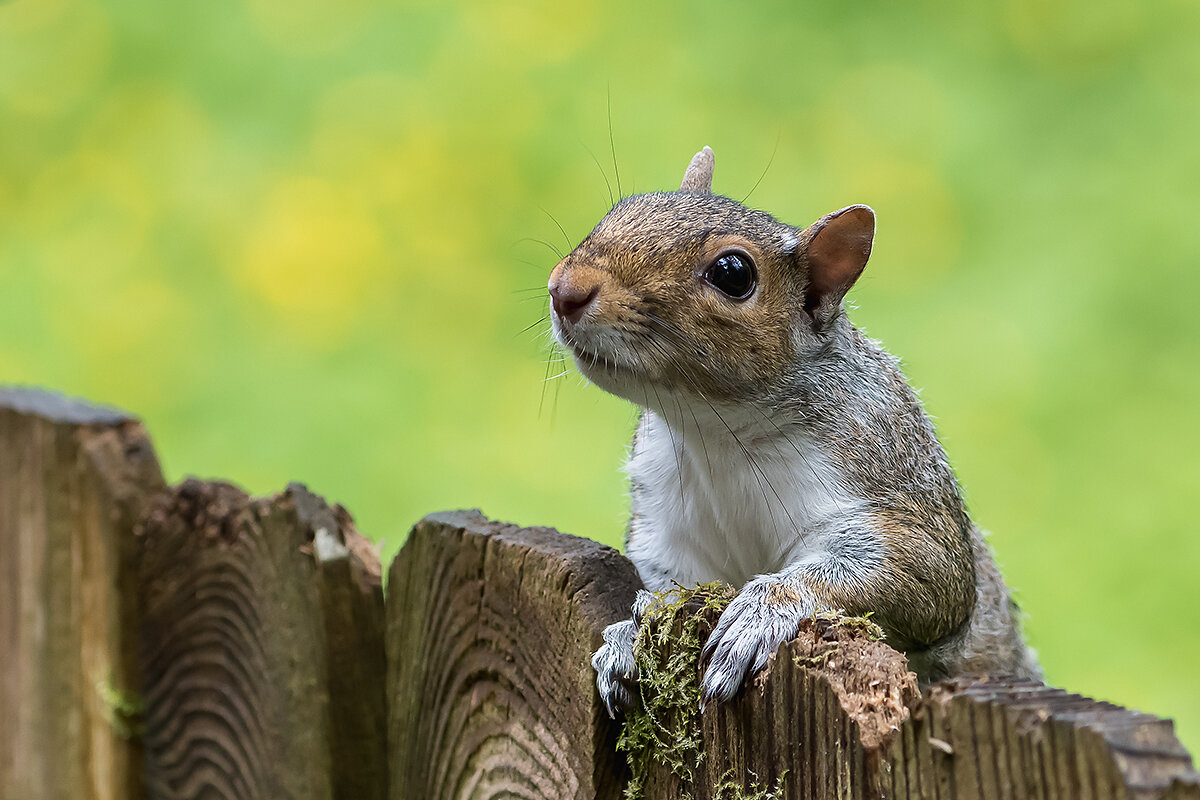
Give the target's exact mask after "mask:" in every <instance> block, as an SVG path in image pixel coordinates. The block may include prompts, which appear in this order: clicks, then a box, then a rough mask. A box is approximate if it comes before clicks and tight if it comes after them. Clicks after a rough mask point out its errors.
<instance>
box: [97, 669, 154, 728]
mask: <svg viewBox="0 0 1200 800" xmlns="http://www.w3.org/2000/svg"><path fill="white" fill-rule="evenodd" d="M96 694H97V695H98V696H99V697H100V705H101V708H102V713H103V714H104V719H105V721H106V722H108V724H109V725H110V726H111V727H112V729H113V731H114V732H115V733H116V734H117V735H118V736H120V737H121V738H122V739H125V740H131V739H138V738H141V736H142V729H143V725H142V714H143V712H144V710H145V704H144V703H143V702H142V698H141V697H140V696H139V695H138V694H137V692H134V691H130V690H126V689H119V688H117V687H116V686H114V685H113V684H112V683H110V682H108V681H97V682H96Z"/></svg>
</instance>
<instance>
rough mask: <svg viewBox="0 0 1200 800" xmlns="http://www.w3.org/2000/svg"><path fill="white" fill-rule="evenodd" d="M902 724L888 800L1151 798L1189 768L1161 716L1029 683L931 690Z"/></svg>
mask: <svg viewBox="0 0 1200 800" xmlns="http://www.w3.org/2000/svg"><path fill="white" fill-rule="evenodd" d="M907 725H908V726H909V727H911V728H912V729H913V734H914V735H913V736H911V737H910V736H903V737H898V738H896V739H894V740H893V741H892V742H891V743H890V744H889V747H888V750H887V757H888V760H889V762H890V775H891V776H892V777H893V781H892V783H891V785H890V786H887V787H886V788H887V792H885V794H886V796H889V797H904V798H908V797H912V798H950V797H952V798H1097V800H1100V799H1101V798H1126V797H1128V798H1133V799H1134V800H1138V799H1139V798H1146V799H1148V798H1158V797H1162V796H1163V795H1164V792H1166V791H1167V789H1168V787H1169V786H1171V785H1172V783H1173V782H1174V781H1176V779H1182V780H1186V778H1187V776H1188V774H1189V773H1190V770H1191V766H1192V761H1191V757H1190V756H1189V755H1188V753H1187V751H1186V750H1184V749H1183V747H1182V745H1180V743H1179V740H1178V739H1177V738H1176V737H1175V732H1174V728H1173V726H1172V724H1171V722H1170V721H1169V720H1164V719H1160V718H1158V717H1154V716H1151V715H1149V714H1143V713H1141V712H1137V711H1131V710H1129V709H1125V708H1121V707H1120V706H1116V705H1113V704H1111V703H1105V702H1100V701H1096V700H1092V699H1089V698H1086V697H1081V696H1079V695H1076V694H1070V693H1068V692H1065V691H1063V690H1062V689H1056V688H1054V687H1051V686H1046V685H1043V684H1036V683H1032V682H1029V681H1011V680H988V679H976V680H967V679H960V680H955V681H949V682H946V683H942V684H939V685H937V686H935V687H933V688H932V689H931V690H930V691H929V693H928V695H927V696H926V697H925V698H924V699H923V700H922V702H921V703H920V704H918V705H917V707H916V708H915V710H914V712H913V715H912V719H911V721H910V722H909V723H907ZM922 743H932V744H934V745H935V746H933V747H930V748H929V753H930V756H931V757H929V756H924V753H923V750H922ZM914 745H915V747H914ZM914 764H915V765H916V769H915V770H913V769H912V766H913V765H914ZM902 773H905V774H907V775H909V776H910V777H909V778H908V781H907V783H905V784H902V783H901V781H900V780H899V779H898V777H897V776H899V775H900V774H902ZM913 777H915V781H914V779H913ZM1181 786H1182V784H1181ZM1178 791H1180V792H1183V791H1185V789H1184V788H1180V789H1178ZM1179 796H1180V797H1186V796H1188V795H1187V794H1180V795H1179Z"/></svg>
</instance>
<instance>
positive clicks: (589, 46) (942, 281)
mask: <svg viewBox="0 0 1200 800" xmlns="http://www.w3.org/2000/svg"><path fill="white" fill-rule="evenodd" d="M1198 39H1200V6H1197V5H1196V4H1195V3H1191V2H1186V1H1185V0H1151V1H1150V2H1133V1H1132V0H1131V1H1129V2H1112V3H1101V4H1096V3H1087V2H1083V1H1082V0H1068V1H1067V2H1056V3H1053V4H1049V3H1043V2H1040V1H1039V0H1007V1H1006V2H1000V3H979V4H949V3H946V4H940V3H933V2H913V3H904V4H899V3H880V2H861V3H854V4H849V3H841V4H832V3H827V4H796V3H784V2H762V3H745V4H728V3H721V2H715V1H712V0H696V1H694V2H689V3H686V4H685V3H677V4H659V5H652V4H641V3H633V2H626V1H624V0H616V1H615V2H614V1H613V0H609V1H608V2H578V3H570V4H567V3H552V2H530V3H505V4H502V3H493V4H488V3H466V2H463V3H445V2H410V3H403V4H399V5H398V4H394V3H385V2H377V0H343V1H342V2H339V3H333V2H318V1H317V0H299V1H298V0H206V2H204V3H195V2H180V3H167V4H164V3H156V2H149V0H7V2H3V3H0V380H3V381H10V382H26V383H34V384H42V385H46V386H51V387H56V388H58V389H61V390H64V391H67V392H70V393H72V394H78V395H84V396H87V397H89V398H92V399H95V400H102V401H107V402H111V403H115V404H119V405H121V406H124V407H127V408H129V409H131V410H133V411H136V412H137V413H139V414H140V415H142V417H143V418H144V419H145V421H146V423H147V424H148V426H149V428H150V430H151V432H152V434H153V436H154V437H155V441H156V443H157V447H158V450H159V453H160V457H161V458H162V461H163V464H164V466H165V469H166V471H167V473H168V476H169V477H170V478H171V479H179V478H181V477H183V476H184V475H187V474H198V475H201V476H217V477H223V478H227V479H231V480H233V481H235V482H237V483H240V484H242V485H244V486H246V487H247V488H249V489H250V490H252V491H255V492H260V493H266V492H272V491H276V490H279V489H281V488H282V487H283V485H284V484H285V483H286V482H287V481H289V480H302V481H306V482H308V483H309V484H310V485H311V486H312V487H313V488H314V489H315V490H317V491H320V492H322V493H324V494H326V495H327V496H328V497H329V498H330V499H332V500H336V501H338V502H341V503H343V504H345V505H346V506H347V507H348V508H349V509H351V511H352V512H353V513H354V514H355V516H356V518H357V520H358V522H359V525H360V527H361V529H362V530H364V532H366V533H367V534H368V535H369V536H371V537H373V538H375V539H376V540H378V541H379V542H380V546H381V549H382V552H383V554H384V557H385V558H387V557H390V555H391V554H392V553H394V552H395V550H396V549H397V548H398V547H399V546H400V545H401V543H402V542H403V540H404V536H405V532H406V530H407V529H408V527H409V526H410V524H411V523H412V522H413V521H414V520H415V519H417V518H418V517H420V516H421V515H422V514H424V513H425V512H428V511H431V510H436V509H442V508H447V507H461V506H481V507H482V508H483V509H484V510H485V511H486V512H487V513H488V514H490V515H492V516H494V517H497V518H502V519H507V520H512V521H517V522H521V523H526V524H535V523H537V524H552V525H557V526H559V527H560V528H562V529H563V530H567V531H571V532H574V533H578V534H582V535H586V536H590V537H593V538H597V539H600V540H602V541H606V542H609V543H613V544H616V543H618V542H619V540H620V536H621V530H622V526H623V516H624V513H625V497H624V484H623V479H622V476H621V473H620V470H619V463H620V461H621V457H622V453H623V450H624V447H625V441H626V439H627V437H628V435H629V433H630V432H631V430H632V426H633V419H634V415H633V412H632V411H631V410H630V409H629V408H628V407H627V406H625V405H624V404H622V403H621V402H619V401H616V400H614V399H612V398H610V397H607V396H605V395H603V394H602V393H601V392H599V391H598V390H595V389H593V388H590V387H584V386H581V385H580V381H579V379H578V377H577V376H576V375H574V374H571V375H569V376H567V377H565V378H561V379H559V380H557V381H554V382H552V383H551V384H549V385H548V389H547V397H546V400H545V403H544V404H543V402H542V394H543V377H544V375H545V368H546V364H545V349H544V345H545V340H544V338H543V335H542V334H543V330H544V326H543V327H537V326H535V327H534V329H533V330H531V331H529V332H527V333H522V330H523V329H525V328H526V326H528V325H530V324H531V323H535V322H536V321H537V320H538V319H539V317H540V316H541V315H542V314H543V312H544V309H543V301H542V300H541V299H539V298H538V296H537V295H536V293H530V292H524V293H523V292H522V291H521V290H525V289H530V288H533V287H539V286H544V282H545V279H546V275H547V274H548V272H549V270H550V268H551V267H552V266H553V264H554V263H555V261H556V260H557V257H556V256H555V255H554V254H553V252H551V250H552V248H554V247H558V248H562V247H565V246H566V242H565V241H564V240H563V236H562V234H560V232H559V230H558V227H557V225H556V224H555V222H553V221H552V220H551V219H550V214H552V215H553V216H554V218H556V219H557V221H558V222H559V223H561V225H562V227H563V228H564V229H565V232H566V235H567V238H568V239H570V240H571V241H572V242H574V241H578V240H579V239H580V238H581V237H582V236H583V235H585V234H586V232H587V231H588V230H589V229H590V227H591V226H592V225H593V224H594V223H595V222H596V221H597V220H598V219H599V218H600V217H601V216H602V215H603V213H604V212H605V211H606V210H607V208H608V205H609V193H608V190H607V189H606V177H605V176H604V175H602V173H607V180H608V181H611V182H614V189H615V181H614V175H613V169H612V160H613V157H612V155H611V154H610V135H611V139H612V149H613V150H615V160H616V163H617V166H618V167H619V171H620V180H621V188H622V190H624V191H626V192H631V191H636V190H650V189H659V188H672V187H674V186H677V185H678V181H679V178H680V175H681V174H682V170H683V167H684V165H685V164H686V163H687V160H688V158H689V157H690V156H691V155H692V153H693V152H695V151H696V150H697V149H698V148H699V147H700V146H701V145H704V144H709V145H712V146H713V147H714V149H715V151H716V154H717V174H716V181H715V188H716V189H717V190H718V191H720V192H722V193H726V194H730V195H732V196H735V197H741V196H743V195H745V194H746V193H747V192H749V191H750V189H751V187H752V186H754V184H755V182H756V181H757V180H758V178H759V176H760V175H761V174H763V171H764V169H765V170H766V172H765V176H764V177H763V179H762V182H761V184H760V185H758V188H757V189H756V190H755V191H754V194H753V196H752V197H751V201H750V202H751V204H753V205H756V206H758V207H760V208H764V209H767V210H770V211H772V212H774V213H775V214H777V215H778V216H780V217H781V218H783V219H785V220H787V221H790V222H792V223H794V224H806V223H808V222H810V221H812V220H814V219H816V218H817V217H818V216H820V215H821V214H823V213H824V212H826V211H829V210H832V209H835V208H838V207H840V206H843V205H846V204H849V203H854V202H865V203H869V204H871V205H872V206H874V208H875V209H876V211H877V213H878V215H879V232H878V238H877V241H876V247H875V254H874V256H873V258H872V261H871V264H870V266H869V267H868V269H867V272H866V274H865V275H864V277H863V280H862V281H861V283H860V284H859V286H858V287H857V288H856V289H855V290H854V292H853V293H852V300H853V302H854V303H855V304H856V305H857V306H858V309H857V310H856V311H854V312H853V318H854V319H855V321H856V322H857V323H859V324H860V325H862V326H863V327H865V328H866V329H867V330H868V332H869V333H871V334H872V335H874V336H876V337H878V338H880V339H882V340H883V341H884V342H885V343H886V344H887V345H888V346H889V348H890V349H892V350H893V351H894V352H896V353H898V354H900V355H901V356H902V357H903V358H904V360H905V362H906V364H907V369H908V373H909V376H910V378H911V380H912V381H913V383H914V384H915V385H916V386H918V387H921V388H922V389H923V390H924V393H923V397H924V399H925V401H926V403H927V405H928V407H929V409H930V411H931V412H932V413H933V414H934V415H935V416H936V418H937V420H938V424H939V429H940V432H941V434H942V437H943V439H944V441H945V443H946V445H947V448H948V450H949V452H950V455H951V458H952V460H953V462H954V464H955V466H956V468H957V471H958V474H959V476H960V478H961V480H962V482H963V483H964V485H965V487H966V491H967V493H968V496H969V500H970V504H971V507H972V510H973V513H974V515H975V517H976V519H977V520H978V521H979V522H980V523H981V524H982V525H983V526H985V527H987V528H989V529H991V530H992V531H994V535H993V537H992V542H993V544H994V546H995V548H996V550H997V551H998V554H999V559H1000V561H1001V563H1002V565H1003V566H1004V568H1005V570H1006V574H1007V576H1008V578H1009V580H1010V582H1011V584H1012V585H1013V586H1015V587H1016V588H1017V591H1018V596H1019V599H1020V601H1021V603H1022V605H1023V606H1024V608H1025V609H1026V610H1027V611H1028V613H1029V615H1030V617H1029V622H1028V631H1029V635H1030V637H1031V638H1032V640H1033V642H1034V643H1035V645H1036V646H1037V647H1038V649H1039V650H1040V653H1041V656H1042V659H1043V662H1044V664H1045V667H1046V669H1047V673H1048V676H1049V678H1050V680H1051V681H1053V682H1055V683H1058V684H1061V685H1064V686H1067V687H1069V688H1071V689H1073V690H1076V691H1080V692H1085V693H1089V694H1092V695H1095V696H1099V697H1103V698H1106V699H1111V700H1114V701H1117V702H1121V703H1125V704H1129V705H1133V706H1136V707H1139V708H1143V709H1146V710H1149V711H1153V712H1156V713H1159V714H1163V715H1168V716H1173V717H1175V718H1176V719H1177V720H1178V724H1179V730H1180V732H1181V734H1182V736H1183V738H1184V740H1185V742H1186V743H1187V744H1189V745H1190V746H1191V747H1192V748H1200V688H1198V686H1200V683H1198V682H1197V680H1196V678H1197V668H1196V665H1197V661H1198V660H1200V616H1198V615H1200V581H1197V579H1196V571H1197V567H1200V536H1197V525H1196V521H1195V513H1196V511H1195V510H1196V501H1197V497H1198V494H1200V492H1198V490H1200V426H1198V425H1197V412H1196V410H1197V408H1198V407H1200V354H1198V342H1200V336H1198V334H1200V317H1198V316H1197V313H1196V306H1197V303H1196V301H1197V293H1198V290H1200V271H1198V269H1197V257H1196V256H1197V252H1198V251H1200V226H1198V225H1197V223H1196V215H1197V208H1198V205H1200V147H1197V145H1196V143H1197V142H1198V141H1200V103H1198V102H1197V98H1196V87H1197V86H1200V48H1198V47H1196V44H1195V43H1196V41H1198ZM610 98H611V120H610V118H609V111H608V108H609V103H610ZM593 154H595V157H594V156H593ZM597 161H598V162H599V163H600V168H598V167H597ZM768 165H769V168H768ZM543 209H545V211H543ZM547 212H548V213H547ZM537 240H544V241H545V242H548V243H549V244H550V245H551V247H546V246H544V245H543V244H542V243H540V242H539V241H537Z"/></svg>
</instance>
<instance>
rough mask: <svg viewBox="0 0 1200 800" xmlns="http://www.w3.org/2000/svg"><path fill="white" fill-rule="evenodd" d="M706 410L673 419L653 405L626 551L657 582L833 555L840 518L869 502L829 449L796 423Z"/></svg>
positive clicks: (634, 456)
mask: <svg viewBox="0 0 1200 800" xmlns="http://www.w3.org/2000/svg"><path fill="white" fill-rule="evenodd" d="M704 411H705V412H706V413H704V414H701V413H700V412H699V410H696V411H695V413H693V410H691V409H685V410H681V413H680V414H679V415H678V416H677V417H673V418H672V424H671V425H669V426H668V424H667V422H666V421H665V420H664V418H663V416H661V415H660V414H657V413H655V412H653V411H648V412H646V414H645V416H644V417H643V420H642V427H641V428H640V429H639V432H638V436H637V439H636V441H635V444H634V448H633V451H632V452H631V454H630V458H629V463H628V470H629V475H630V478H631V480H632V481H633V483H634V486H635V491H634V499H633V504H634V507H633V515H634V528H633V536H632V537H631V540H630V543H629V548H628V550H629V552H628V555H629V557H630V558H631V559H632V560H633V562H634V563H635V564H636V565H638V569H639V571H640V572H641V573H642V578H643V580H645V581H646V583H647V585H648V586H649V588H651V589H662V588H666V586H667V585H669V583H670V581H672V580H674V581H678V582H680V583H682V584H684V585H690V584H693V583H696V582H704V581H711V580H722V581H725V582H727V583H730V584H732V585H734V586H739V587H740V586H742V585H743V584H745V583H746V582H747V581H748V580H750V579H751V578H753V577H754V576H755V575H760V574H767V573H772V572H777V571H780V570H782V569H783V568H784V567H786V566H790V565H791V566H794V565H797V564H802V563H806V562H807V563H814V562H819V561H822V560H824V559H825V558H827V556H828V555H829V552H830V544H831V542H832V540H833V538H834V537H837V536H838V535H839V526H838V525H837V524H836V523H837V521H838V519H839V518H843V517H847V516H850V515H853V514H855V513H856V512H857V511H859V510H860V509H862V508H863V506H864V503H863V502H862V501H861V500H859V499H858V498H856V497H854V496H853V495H852V494H851V493H850V492H848V491H847V489H846V481H844V480H843V478H842V476H841V474H840V473H839V471H838V470H837V469H835V467H834V466H833V465H832V464H831V463H830V461H829V459H828V458H827V457H826V456H825V455H824V454H823V453H821V452H820V451H819V450H818V449H817V448H816V447H815V446H814V445H813V444H812V442H811V441H810V440H809V439H808V438H807V436H806V435H805V434H804V433H803V431H801V430H800V429H798V428H795V427H792V428H788V427H786V426H784V427H780V426H777V425H776V423H774V422H773V421H771V420H769V419H767V418H766V417H763V418H762V419H761V420H751V421H750V422H749V423H747V422H746V420H734V419H731V418H730V415H728V414H726V415H725V416H724V418H722V417H720V416H715V415H714V413H713V412H711V411H709V410H708V409H704ZM739 423H741V424H739ZM735 433H736V436H735Z"/></svg>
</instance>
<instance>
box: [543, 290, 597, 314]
mask: <svg viewBox="0 0 1200 800" xmlns="http://www.w3.org/2000/svg"><path fill="white" fill-rule="evenodd" d="M599 293H600V287H599V286H578V285H573V284H567V285H563V284H562V283H556V284H554V285H552V286H551V287H550V302H551V303H552V304H553V306H554V311H555V313H556V314H558V315H559V316H560V317H562V318H563V319H566V320H568V321H570V322H578V321H579V319H580V318H581V317H582V316H583V312H584V310H585V309H586V308H587V307H588V306H589V305H591V303H592V301H593V300H595V299H596V295H598V294H599Z"/></svg>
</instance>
